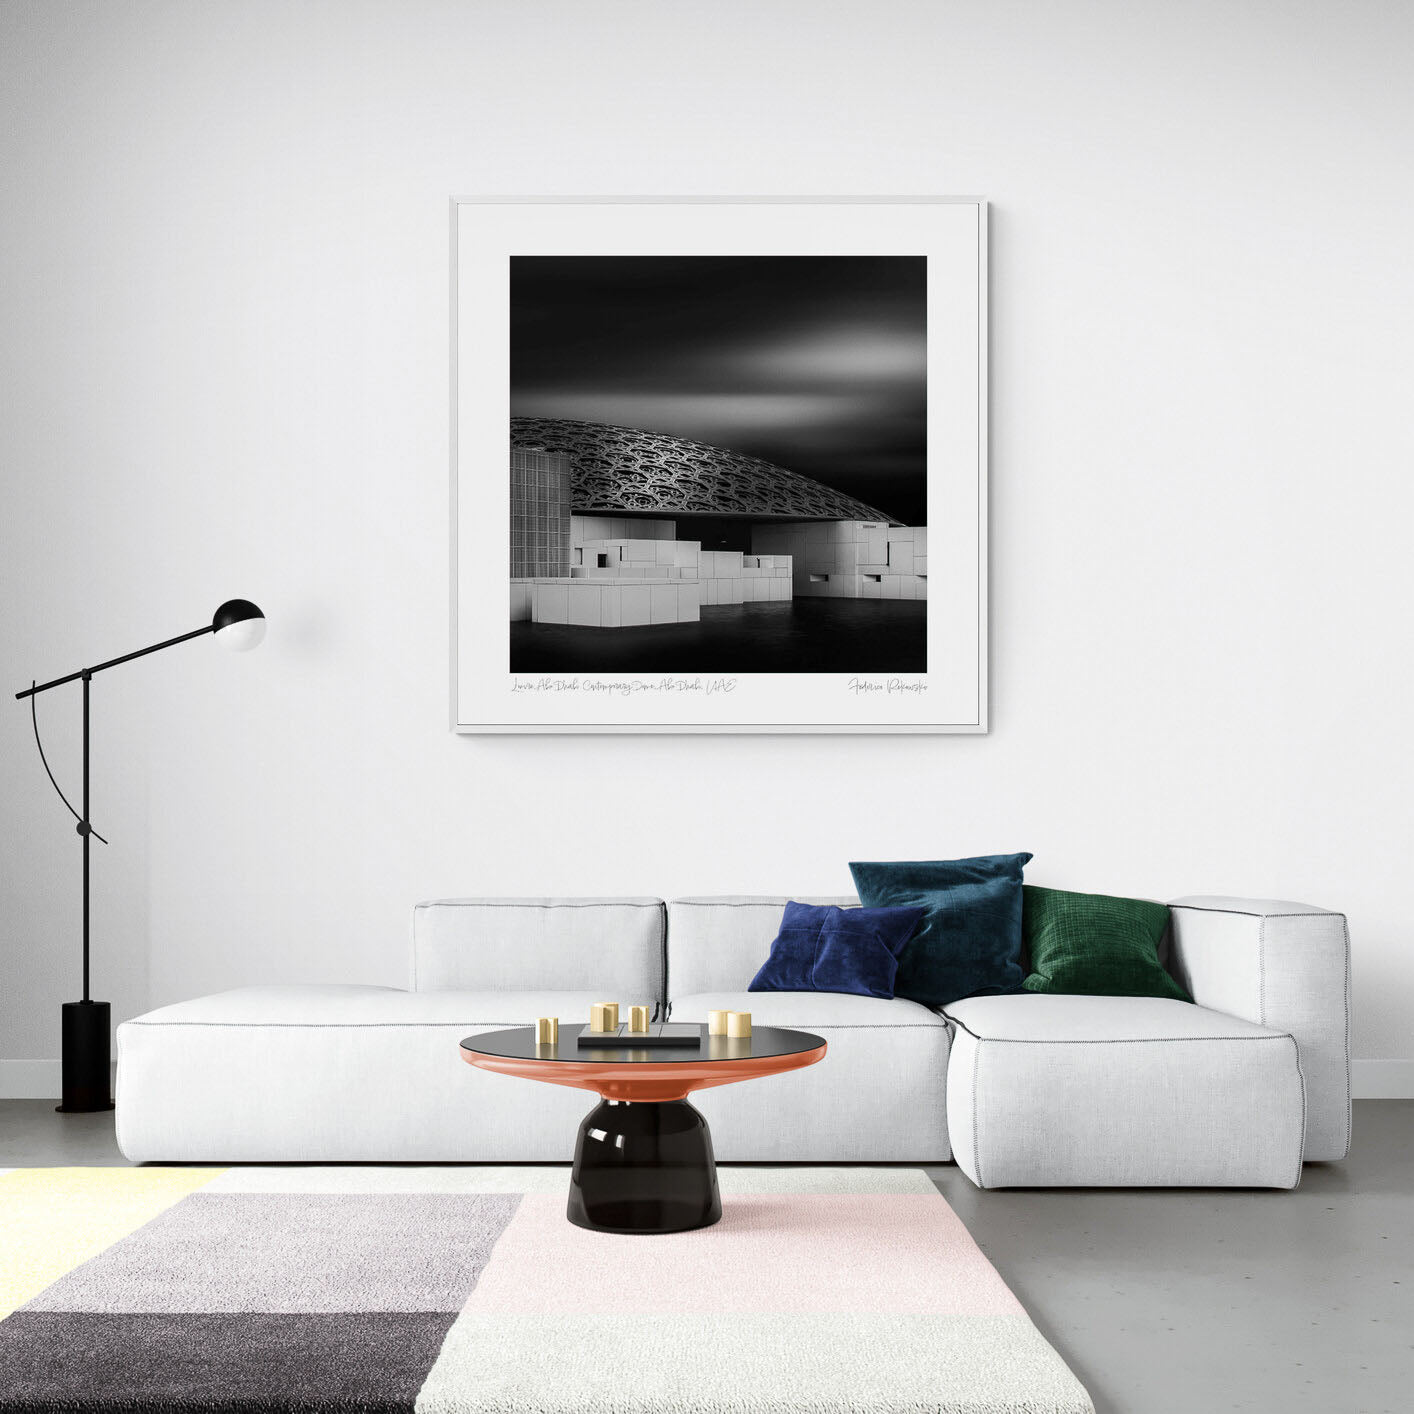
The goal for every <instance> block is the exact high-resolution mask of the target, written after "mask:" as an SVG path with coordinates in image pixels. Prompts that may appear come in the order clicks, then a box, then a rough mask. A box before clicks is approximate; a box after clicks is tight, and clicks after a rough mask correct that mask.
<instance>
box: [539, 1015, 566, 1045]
mask: <svg viewBox="0 0 1414 1414" xmlns="http://www.w3.org/2000/svg"><path fill="white" fill-rule="evenodd" d="M535 1044H536V1045H537V1046H558V1045H559V1044H560V1018H559V1017H558V1016H542V1017H541V1018H540V1019H539V1020H538V1021H537V1022H536V1023H535Z"/></svg>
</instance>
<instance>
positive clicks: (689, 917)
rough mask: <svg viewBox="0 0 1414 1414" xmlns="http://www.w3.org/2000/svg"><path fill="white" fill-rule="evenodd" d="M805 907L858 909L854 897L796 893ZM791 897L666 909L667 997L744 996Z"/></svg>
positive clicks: (730, 897)
mask: <svg viewBox="0 0 1414 1414" xmlns="http://www.w3.org/2000/svg"><path fill="white" fill-rule="evenodd" d="M796 898H797V899H798V900H799V901H800V902H801V903H813V904H827V903H828V904H836V905H838V906H839V907H840V908H857V907H858V906H859V900H858V899H856V898H852V897H836V898H820V897H815V896H811V895H808V894H797V895H796ZM789 902H791V899H790V897H789V895H786V894H773V895H768V896H764V897H763V896H754V895H748V894H726V895H720V896H716V897H704V898H679V899H674V900H673V901H672V902H671V903H669V904H668V996H669V997H673V996H691V995H693V994H695V993H697V992H718V991H722V992H744V991H745V990H746V988H747V985H748V983H750V981H751V979H752V978H753V977H754V976H756V973H757V972H758V971H759V969H760V967H761V964H762V963H763V962H765V961H766V957H767V954H768V953H769V952H770V951H771V939H772V938H774V937H775V936H776V932H777V930H778V929H779V928H780V926H781V913H782V912H783V911H784V909H785V906H786V904H788V903H789Z"/></svg>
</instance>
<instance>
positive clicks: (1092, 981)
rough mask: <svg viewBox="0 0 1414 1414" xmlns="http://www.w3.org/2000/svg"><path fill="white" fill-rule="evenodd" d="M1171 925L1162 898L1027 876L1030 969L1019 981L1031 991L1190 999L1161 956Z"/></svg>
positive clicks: (1024, 910)
mask: <svg viewBox="0 0 1414 1414" xmlns="http://www.w3.org/2000/svg"><path fill="white" fill-rule="evenodd" d="M1168 925H1169V911H1168V908H1167V906H1166V905H1164V904H1162V903H1151V902H1150V901H1149V900H1148V899H1142V898H1110V897H1109V896H1108V895H1107V894H1072V893H1068V892H1067V891H1066V890H1064V889H1041V888H1036V887H1034V886H1033V885H1031V884H1027V885H1026V886H1025V887H1024V888H1023V889H1022V891H1021V931H1022V936H1023V937H1024V938H1025V941H1026V951H1027V956H1028V962H1029V966H1030V968H1031V971H1030V974H1029V975H1028V976H1027V978H1026V980H1025V981H1024V982H1023V983H1022V984H1021V985H1022V986H1023V987H1024V988H1025V989H1026V990H1027V991H1028V992H1058V993H1064V994H1067V995H1083V996H1093V997H1173V998H1175V999H1177V1000H1178V1001H1181V1002H1189V1001H1192V1000H1193V998H1192V997H1190V996H1189V995H1188V993H1187V992H1185V991H1184V990H1183V988H1182V987H1180V986H1179V985H1178V983H1177V982H1175V981H1174V980H1173V978H1172V977H1170V976H1169V974H1168V973H1167V972H1165V971H1164V967H1163V964H1162V963H1161V962H1160V961H1159V944H1160V943H1161V942H1162V941H1163V936H1164V930H1165V929H1166V928H1167V927H1168Z"/></svg>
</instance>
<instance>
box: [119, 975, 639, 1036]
mask: <svg viewBox="0 0 1414 1414" xmlns="http://www.w3.org/2000/svg"><path fill="white" fill-rule="evenodd" d="M606 1000H608V1001H612V1000H613V998H612V997H604V996H601V995H600V994H599V993H598V992H570V991H555V992H550V991H544V992H531V991H519V992H481V991H447V992H404V991H402V990H400V989H399V988H396V987H358V986H348V985H344V984H323V983H314V984H308V985H289V986H269V987H237V988H235V989H234V990H232V991H229V992H216V993H213V994H212V995H211V996H206V997H196V998H194V999H193V1000H191V1001H188V1002H176V1003H174V1004H173V1005H172V1006H164V1007H158V1008H157V1010H156V1011H150V1012H148V1013H147V1014H146V1015H144V1016H139V1017H135V1018H134V1019H133V1020H132V1021H127V1022H124V1023H123V1024H124V1026H131V1027H147V1026H245V1027H259V1026H280V1027H308V1028H321V1027H322V1028H329V1027H341V1026H350V1027H356V1026H452V1027H456V1026H466V1027H471V1028H481V1029H487V1030H489V1029H494V1028H496V1027H500V1026H529V1025H533V1024H534V1022H535V1020H536V1018H537V1017H541V1016H557V1017H559V1018H560V1020H561V1021H565V1022H571V1023H574V1022H585V1021H588V1020H589V1008H590V1006H591V1005H592V1004H593V1003H594V1002H602V1001H606ZM623 1000H624V1002H625V1003H629V1002H630V998H628V997H625V998H623ZM632 1000H633V1001H646V1000H647V998H645V997H635V998H633V999H632Z"/></svg>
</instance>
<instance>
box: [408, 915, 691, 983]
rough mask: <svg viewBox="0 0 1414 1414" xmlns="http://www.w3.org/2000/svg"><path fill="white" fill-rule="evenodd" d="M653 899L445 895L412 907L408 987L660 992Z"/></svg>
mask: <svg viewBox="0 0 1414 1414" xmlns="http://www.w3.org/2000/svg"><path fill="white" fill-rule="evenodd" d="M664 922H665V919H664V904H663V900H662V899H658V898H444V899H433V900H431V901H430V902H428V903H420V904H418V905H417V906H416V907H415V908H414V909H413V913H412V944H413V947H412V951H413V979H412V985H413V990H414V991H418V992H442V991H453V990H457V991H475V992H513V991H543V990H546V989H550V990H554V991H557V992H577V991H586V992H595V993H599V994H602V997H603V1000H605V1001H623V1002H625V1003H627V1002H630V1001H633V1000H635V999H651V1000H652V1001H654V1002H661V1001H662V1000H663V950H664Z"/></svg>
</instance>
